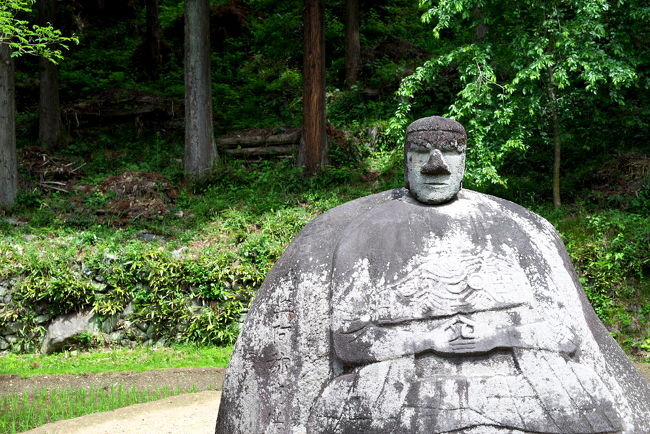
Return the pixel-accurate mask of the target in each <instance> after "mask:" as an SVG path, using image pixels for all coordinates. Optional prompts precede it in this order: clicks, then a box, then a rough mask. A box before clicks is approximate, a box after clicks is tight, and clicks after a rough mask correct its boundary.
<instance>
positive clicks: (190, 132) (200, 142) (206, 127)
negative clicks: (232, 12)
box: [184, 0, 217, 180]
mask: <svg viewBox="0 0 650 434" xmlns="http://www.w3.org/2000/svg"><path fill="white" fill-rule="evenodd" d="M210 78H211V77H210V9H209V6H208V0H186V1H185V157H184V168H185V176H186V178H187V179H189V180H196V179H199V178H202V177H204V176H205V175H207V174H208V173H209V172H210V171H211V170H212V168H213V166H214V164H215V162H216V160H217V149H216V145H215V142H214V132H213V127H212V92H211V89H212V86H211V79H210Z"/></svg>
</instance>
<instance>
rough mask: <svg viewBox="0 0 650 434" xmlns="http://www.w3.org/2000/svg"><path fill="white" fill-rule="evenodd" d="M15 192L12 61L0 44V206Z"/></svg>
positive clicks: (7, 48) (5, 203) (13, 197)
mask: <svg viewBox="0 0 650 434" xmlns="http://www.w3.org/2000/svg"><path fill="white" fill-rule="evenodd" d="M17 192H18V168H17V165H16V105H15V98H14V71H13V60H12V59H11V55H10V50H9V46H7V45H6V44H0V205H11V204H12V203H13V202H14V200H15V199H16V194H17Z"/></svg>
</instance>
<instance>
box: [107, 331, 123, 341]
mask: <svg viewBox="0 0 650 434" xmlns="http://www.w3.org/2000/svg"><path fill="white" fill-rule="evenodd" d="M123 337H124V335H123V334H122V333H120V332H113V333H111V334H109V335H108V339H109V340H110V341H111V342H120V340H122V338H123Z"/></svg>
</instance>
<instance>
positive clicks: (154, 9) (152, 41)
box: [145, 0, 162, 79]
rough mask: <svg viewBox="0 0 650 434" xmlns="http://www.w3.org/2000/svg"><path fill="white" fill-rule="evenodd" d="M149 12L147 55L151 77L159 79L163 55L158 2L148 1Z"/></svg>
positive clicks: (146, 4)
mask: <svg viewBox="0 0 650 434" xmlns="http://www.w3.org/2000/svg"><path fill="white" fill-rule="evenodd" d="M145 6H146V10H147V32H146V34H145V55H146V56H147V64H148V65H150V69H149V70H148V71H147V73H148V74H149V76H150V77H151V78H153V79H157V78H158V77H159V75H160V68H161V67H162V55H161V53H160V13H159V10H158V0H146V1H145Z"/></svg>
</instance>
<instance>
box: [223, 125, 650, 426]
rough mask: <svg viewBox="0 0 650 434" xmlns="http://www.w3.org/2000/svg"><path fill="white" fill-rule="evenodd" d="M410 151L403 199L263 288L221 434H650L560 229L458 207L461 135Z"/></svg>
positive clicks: (642, 395) (393, 194) (633, 385)
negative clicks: (579, 279)
mask: <svg viewBox="0 0 650 434" xmlns="http://www.w3.org/2000/svg"><path fill="white" fill-rule="evenodd" d="M407 139H408V140H407V147H406V152H405V161H406V167H407V170H406V176H405V177H406V184H407V186H409V187H410V190H409V189H398V190H393V191H387V192H384V193H379V194H376V195H372V196H368V197H364V198H361V199H357V200H354V201H352V202H349V203H346V204H344V205H341V206H339V207H337V208H334V209H333V210H331V211H329V212H327V213H325V214H323V215H322V216H320V217H318V218H317V219H315V220H314V221H312V222H311V223H310V224H309V225H307V226H306V227H305V228H304V229H303V231H302V232H301V233H300V234H299V235H298V237H297V238H296V240H295V241H294V242H293V243H292V244H291V245H290V246H289V247H288V248H287V250H286V252H285V254H284V255H283V256H282V258H281V259H280V260H279V261H278V263H277V264H276V265H275V267H274V268H273V270H272V271H271V273H270V274H269V276H268V277H267V279H266V281H265V282H264V284H263V285H262V287H261V288H260V290H259V292H258V295H257V298H256V299H255V301H254V303H253V305H252V306H251V309H250V312H249V314H248V316H247V319H246V322H245V324H244V326H243V329H242V333H241V335H240V337H239V339H238V341H237V344H236V346H235V351H234V353H233V356H232V359H231V362H230V366H229V368H228V373H227V375H226V379H225V383H224V388H223V395H222V401H221V406H220V409H219V416H218V420H217V427H216V432H217V433H220V434H226V433H228V434H234V433H377V434H379V433H451V432H453V433H468V434H469V433H529V432H530V433H650V389H649V388H648V385H647V384H646V383H645V380H643V379H642V377H641V375H640V374H639V372H638V371H636V369H635V368H634V366H633V365H632V363H631V362H630V361H629V359H628V358H627V357H626V355H625V354H624V353H623V351H622V350H621V349H620V347H618V345H617V344H616V343H615V342H614V340H613V339H612V338H611V336H610V335H609V333H608V332H607V330H606V329H605V327H604V326H603V325H602V324H601V323H600V321H599V320H598V318H597V317H596V315H595V313H594V311H593V309H592V308H591V306H590V304H589V302H588V301H587V299H586V297H585V295H584V292H583V290H582V288H581V287H580V284H579V282H578V279H577V277H576V274H575V272H574V270H573V268H572V265H571V263H570V260H569V258H568V255H567V253H566V249H565V248H564V246H563V244H562V241H561V239H560V237H559V235H558V233H557V232H556V231H555V229H554V228H553V227H552V226H551V225H550V224H549V223H548V222H547V221H545V220H544V219H542V218H541V217H539V216H537V215H536V214H534V213H531V212H530V211H528V210H526V209H524V208H522V207H520V206H518V205H516V204H514V203H511V202H508V201H506V200H502V199H498V198H495V197H492V196H488V195H484V194H480V193H476V192H473V191H470V190H460V179H462V170H463V165H464V145H465V142H464V140H465V139H464V130H462V127H461V126H460V125H459V124H457V123H455V122H453V121H449V120H445V119H443V118H426V119H424V120H420V121H416V122H415V123H414V124H412V125H411V127H409V130H408V132H407ZM461 160H462V161H461ZM459 171H460V172H461V173H460V176H459V173H458V172H459Z"/></svg>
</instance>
